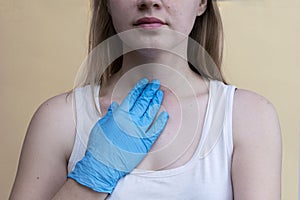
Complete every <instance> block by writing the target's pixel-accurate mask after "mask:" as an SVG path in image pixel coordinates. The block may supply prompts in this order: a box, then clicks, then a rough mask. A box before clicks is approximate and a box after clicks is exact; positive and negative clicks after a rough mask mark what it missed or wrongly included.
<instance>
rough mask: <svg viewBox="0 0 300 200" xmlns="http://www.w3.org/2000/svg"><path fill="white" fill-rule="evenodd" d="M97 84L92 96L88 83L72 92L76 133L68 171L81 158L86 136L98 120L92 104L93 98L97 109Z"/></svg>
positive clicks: (86, 139) (85, 144)
mask: <svg viewBox="0 0 300 200" xmlns="http://www.w3.org/2000/svg"><path fill="white" fill-rule="evenodd" d="M99 89H100V86H99V85H95V88H94V96H93V95H92V89H91V86H90V85H86V86H84V87H77V88H75V89H74V92H73V113H74V115H75V126H76V134H75V141H74V146H73V151H72V153H71V156H70V159H69V164H68V171H69V172H70V171H72V170H73V168H74V167H75V164H76V162H78V161H79V160H81V159H82V157H83V156H84V153H85V149H86V147H87V143H88V138H89V134H90V131H91V129H92V128H93V126H94V124H95V123H96V122H97V121H98V120H99V116H98V114H97V112H96V110H95V106H94V104H93V98H94V100H95V101H96V106H97V109H99V104H98V103H97V102H98V101H99V97H98V94H99Z"/></svg>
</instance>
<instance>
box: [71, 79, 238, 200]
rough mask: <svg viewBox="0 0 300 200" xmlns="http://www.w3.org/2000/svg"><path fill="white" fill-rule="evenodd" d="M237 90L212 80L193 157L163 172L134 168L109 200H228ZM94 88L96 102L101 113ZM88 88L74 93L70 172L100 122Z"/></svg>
mask: <svg viewBox="0 0 300 200" xmlns="http://www.w3.org/2000/svg"><path fill="white" fill-rule="evenodd" d="M234 91H235V87H234V86H230V85H225V84H223V83H222V82H220V81H213V80H211V81H210V91H209V102H208V107H207V112H206V116H205V123H204V126H203V130H202V136H201V139H200V142H199V145H198V148H197V150H196V152H195V153H194V155H193V157H192V159H191V160H190V161H188V162H187V163H186V164H184V165H183V166H181V167H177V168H174V169H168V170H162V171H148V170H140V169H135V170H133V171H132V172H131V173H130V174H128V175H127V176H125V177H124V178H122V179H121V180H120V181H119V182H118V184H117V186H116V188H115V190H114V191H113V193H112V194H111V195H110V196H109V197H108V198H107V199H109V200H116V199H117V200H122V199H124V200H128V199H138V200H139V199H141V200H154V199H162V200H169V199H170V200H177V199H178V200H194V199H203V200H232V199H233V194H232V183H231V160H232V152H233V141H232V107H233V96H234ZM98 92H99V86H97V87H96V88H95V96H94V98H95V100H96V103H97V107H98V109H99V104H98V102H99V98H98V97H97V94H99V93H98ZM91 98H92V96H91V89H90V87H88V86H85V87H82V88H76V89H75V110H76V118H77V129H76V130H77V133H76V138H75V144H74V147H73V151H72V154H71V157H70V160H69V164H68V171H69V172H71V171H72V170H73V168H74V167H75V164H76V162H78V161H79V160H81V159H82V157H83V156H84V153H85V150H86V145H87V141H88V136H89V133H90V130H91V129H92V127H93V125H94V124H95V123H96V121H97V120H98V116H97V114H96V113H95V109H94V106H93V103H92V102H91Z"/></svg>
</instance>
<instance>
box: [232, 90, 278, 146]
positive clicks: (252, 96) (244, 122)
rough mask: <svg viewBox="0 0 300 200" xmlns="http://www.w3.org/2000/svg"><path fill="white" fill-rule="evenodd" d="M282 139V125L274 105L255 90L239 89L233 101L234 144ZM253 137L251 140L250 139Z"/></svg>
mask: <svg viewBox="0 0 300 200" xmlns="http://www.w3.org/2000/svg"><path fill="white" fill-rule="evenodd" d="M270 137H271V138H272V140H280V126H279V120H278V115H277V111H276V109H275V107H274V105H273V104H272V103H271V102H270V101H269V100H268V99H267V98H266V97H264V96H262V95H260V94H257V93H255V92H253V91H249V90H245V89H237V90H236V92H235V95H234V103H233V138H234V144H235V145H238V144H247V143H250V142H251V141H252V142H253V141H254V140H255V141H256V142H258V143H264V142H266V141H270ZM249 139H251V140H249Z"/></svg>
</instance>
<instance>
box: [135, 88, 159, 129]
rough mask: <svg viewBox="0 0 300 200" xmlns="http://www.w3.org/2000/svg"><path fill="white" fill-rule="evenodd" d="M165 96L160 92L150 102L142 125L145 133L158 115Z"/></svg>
mask: <svg viewBox="0 0 300 200" xmlns="http://www.w3.org/2000/svg"><path fill="white" fill-rule="evenodd" d="M163 96H164V93H163V91H161V90H158V91H157V92H156V93H155V96H154V98H153V99H152V101H151V102H150V105H149V107H148V109H147V110H146V112H145V113H144V115H143V116H142V118H141V123H140V124H141V126H143V127H144V130H145V131H146V130H147V129H148V128H149V126H150V125H151V124H152V122H153V120H154V118H155V116H156V115H157V113H158V111H159V109H160V106H161V103H162V101H163Z"/></svg>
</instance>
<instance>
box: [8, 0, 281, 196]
mask: <svg viewBox="0 0 300 200" xmlns="http://www.w3.org/2000/svg"><path fill="white" fill-rule="evenodd" d="M92 8H93V9H92V24H91V30H90V52H92V49H94V48H96V46H97V45H98V44H100V43H101V42H103V41H105V40H106V39H108V38H109V37H110V36H113V35H115V34H116V33H123V32H124V31H125V32H126V31H128V30H132V29H133V30H137V32H134V33H135V34H137V35H136V36H138V37H136V40H137V44H142V45H145V46H147V45H150V46H151V45H152V44H153V43H155V45H154V46H155V47H157V46H158V47H162V48H163V47H164V45H165V44H164V41H165V40H164V41H162V40H161V39H160V38H163V37H164V36H165V35H164V33H165V32H164V31H162V32H161V30H168V31H174V32H179V33H180V34H182V35H186V36H187V35H188V36H190V37H191V38H193V39H194V40H196V41H197V42H199V43H200V44H201V45H202V46H203V48H204V49H205V50H206V51H207V52H208V53H209V54H210V56H211V58H212V60H213V61H214V62H215V64H216V66H217V67H214V66H213V65H211V62H210V61H209V59H208V58H207V57H206V56H202V57H201V56H198V55H199V52H200V51H199V49H198V50H197V49H196V50H195V49H194V48H193V46H192V45H191V43H190V42H188V41H187V40H184V39H183V40H181V41H180V42H179V43H180V48H183V49H184V50H186V51H185V52H187V55H186V57H188V58H189V59H188V60H189V61H190V57H195V54H196V57H197V58H198V62H199V63H197V65H198V66H194V63H190V62H189V61H187V60H185V59H182V57H180V56H174V54H173V53H170V52H167V51H165V50H157V49H155V48H150V49H139V50H136V49H134V47H135V44H134V42H133V43H132V42H131V43H130V42H129V43H126V38H125V39H124V38H122V37H120V38H121V40H122V42H124V43H122V45H123V46H122V49H123V52H125V51H126V49H130V50H132V49H134V50H133V51H127V53H126V54H125V53H124V55H123V56H122V57H121V58H120V59H118V60H116V61H115V62H114V63H112V64H111V65H110V67H109V68H108V69H106V70H105V72H104V74H102V73H100V72H99V69H98V68H97V65H89V67H90V68H87V76H86V77H85V78H84V84H83V87H78V88H76V89H75V90H73V94H74V96H69V97H67V96H68V94H67V93H64V94H60V95H58V96H55V97H53V98H51V99H49V100H48V101H46V102H45V103H43V104H42V105H41V106H40V108H39V109H38V110H37V111H36V113H35V115H34V117H33V119H32V121H31V123H30V125H29V128H28V132H27V135H26V138H25V141H24V145H23V149H22V155H21V158H20V164H19V168H18V173H17V177H16V180H15V184H14V187H13V190H12V193H11V196H10V198H11V199H105V198H107V199H224V200H225V199H242V200H247V199H256V200H258V199H264V200H266V199H272V200H274V199H280V194H281V183H280V182H281V180H280V179H281V136H280V128H279V123H278V119H277V114H276V111H275V109H274V108H273V106H272V105H271V104H270V103H269V102H268V101H267V100H266V99H265V98H263V97H261V96H259V95H257V94H255V93H253V92H251V91H246V90H242V89H236V88H235V87H234V86H231V85H226V84H224V83H225V81H224V80H223V77H222V75H221V73H220V65H221V58H222V27H221V21H220V18H219V14H218V10H217V7H216V5H215V4H214V2H212V1H211V0H202V1H200V0H185V1H181V0H127V1H124V0H107V1H104V0H103V1H99V0H94V1H93V3H92ZM139 31H140V32H139ZM129 35H130V34H129ZM125 36H126V35H125ZM177 36H178V35H176V34H175V37H174V38H175V39H176V38H177ZM165 38H169V37H165ZM174 38H171V39H170V40H167V46H168V45H171V46H172V44H173V43H172V42H174V41H176V40H174ZM129 39H130V38H129ZM191 46H192V47H191ZM168 47H170V46H168ZM173 47H174V46H172V47H170V49H173ZM145 63H146V64H145ZM149 63H150V64H149ZM153 63H159V64H153ZM120 66H121V67H120ZM134 66H138V67H134ZM166 66H169V67H166ZM199 66H200V67H199ZM178 74H180V76H179V75H178ZM143 77H146V78H147V79H145V78H144V79H142V78H143ZM180 77H181V78H180ZM148 79H158V80H159V81H158V80H153V81H151V82H149V80H148ZM138 80H139V82H138V83H137V84H136V85H135V83H136V82H137V81H138ZM187 80H188V81H187ZM186 82H188V83H189V84H186ZM185 84H186V85H185ZM98 85H100V86H101V91H100V87H98ZM134 85H135V86H134ZM89 86H92V87H91V88H92V90H91V91H90V90H89V89H88V88H89ZM133 86H134V87H133ZM130 88H133V89H131V90H130V92H129V94H128V95H127V96H126V94H127V91H128V90H129V89H130ZM94 91H96V92H95V94H94ZM88 97H92V98H93V97H95V98H93V100H95V102H94V103H95V106H96V108H97V109H98V111H99V114H100V116H101V118H100V120H99V121H98V119H99V118H97V117H99V115H95V114H94V112H93V111H94V110H93V108H94V107H93V106H94V104H93V102H92V101H87V99H89V98H88ZM66 98H67V100H66ZM71 98H72V99H71ZM112 99H113V100H114V101H115V102H114V103H112V101H111V100H112ZM72 100H74V101H75V102H76V105H75V110H76V122H77V124H76V125H75V124H74V122H73V112H72ZM89 100H90V99H89ZM116 102H118V103H119V104H120V105H118V103H116ZM124 102H125V103H124ZM153 102H154V103H153ZM124 105H125V106H124ZM135 105H139V106H140V107H139V109H134V106H135ZM128 106H129V107H130V108H129V107H128ZM161 106H162V107H164V109H165V110H166V111H167V112H161V114H160V115H159V117H158V118H156V119H154V118H155V116H156V114H157V113H158V112H159V109H162V107H161ZM108 107H109V108H108ZM132 110H134V111H132ZM105 112H106V113H105ZM101 113H103V114H101ZM140 113H148V114H149V116H150V117H149V118H147V119H149V120H148V121H147V120H146V121H142V122H141V123H140V121H139V122H137V121H138V120H140V118H138V120H136V119H137V116H138V115H139V116H140ZM143 116H144V115H143ZM168 116H169V117H168ZM181 116H184V117H182V119H181ZM128 119H129V120H128ZM132 122H134V123H132ZM152 122H153V124H152ZM95 123H96V125H95ZM145 124H147V125H145ZM153 127H154V128H153ZM141 130H142V131H141ZM75 132H76V135H75V134H74V133H75ZM149 132H151V133H152V134H150V135H145V134H148V133H149ZM131 134H134V135H131ZM136 134H138V135H136ZM158 136H159V137H158ZM157 137H158V139H157ZM107 138H108V142H105V140H106V139H107ZM109 142H111V143H109ZM154 142H155V143H154ZM109 144H113V145H111V146H109ZM152 145H153V146H152ZM103 147H105V148H103ZM106 147H107V148H106ZM150 148H151V150H150ZM107 149H109V150H107ZM106 150H107V151H106ZM123 150H125V151H126V152H127V153H128V152H129V154H128V155H127V154H126V153H124V151H123ZM149 150H150V152H149ZM147 152H149V153H148V154H147ZM134 153H136V154H134ZM132 155H134V156H132ZM66 177H67V178H66Z"/></svg>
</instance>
